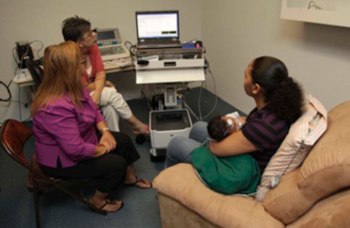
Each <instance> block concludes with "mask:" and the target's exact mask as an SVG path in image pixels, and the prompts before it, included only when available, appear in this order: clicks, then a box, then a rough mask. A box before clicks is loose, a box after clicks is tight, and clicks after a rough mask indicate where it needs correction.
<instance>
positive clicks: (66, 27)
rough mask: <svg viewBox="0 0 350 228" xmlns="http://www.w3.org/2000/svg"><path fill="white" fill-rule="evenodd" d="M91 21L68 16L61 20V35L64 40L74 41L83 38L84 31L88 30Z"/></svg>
mask: <svg viewBox="0 0 350 228" xmlns="http://www.w3.org/2000/svg"><path fill="white" fill-rule="evenodd" d="M90 29H91V23H90V22H89V21H87V20H85V19H84V18H81V17H78V16H75V17H69V18H67V19H66V20H64V21H63V22H62V35H63V37H64V40H65V41H68V40H71V41H74V42H77V41H79V40H80V39H82V38H83V35H84V33H86V32H89V31H90Z"/></svg>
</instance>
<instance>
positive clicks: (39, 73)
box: [26, 59, 44, 87]
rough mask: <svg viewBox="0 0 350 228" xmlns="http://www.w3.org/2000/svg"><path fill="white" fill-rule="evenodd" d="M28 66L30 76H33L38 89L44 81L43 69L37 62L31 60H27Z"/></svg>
mask: <svg viewBox="0 0 350 228" xmlns="http://www.w3.org/2000/svg"><path fill="white" fill-rule="evenodd" d="M26 66H27V68H28V70H29V72H30V74H31V75H32V78H33V80H34V82H35V85H36V87H38V86H39V85H40V84H41V81H42V80H43V75H44V73H43V69H42V68H41V67H40V66H39V64H38V63H37V62H35V61H33V60H30V59H27V60H26Z"/></svg>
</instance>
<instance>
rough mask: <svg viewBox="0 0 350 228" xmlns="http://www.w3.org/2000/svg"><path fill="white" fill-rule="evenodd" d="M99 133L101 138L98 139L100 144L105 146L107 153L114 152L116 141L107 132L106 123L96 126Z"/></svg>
mask: <svg viewBox="0 0 350 228" xmlns="http://www.w3.org/2000/svg"><path fill="white" fill-rule="evenodd" d="M96 127H97V129H98V130H99V132H101V134H102V137H101V139H100V144H107V146H108V147H107V151H106V152H107V153H109V152H110V151H111V150H114V149H115V148H116V146H117V141H116V140H115V138H114V137H113V135H112V134H111V132H110V131H109V129H108V127H107V125H106V122H105V121H100V122H98V123H97V125H96Z"/></svg>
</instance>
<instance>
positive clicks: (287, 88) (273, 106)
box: [251, 56, 304, 123]
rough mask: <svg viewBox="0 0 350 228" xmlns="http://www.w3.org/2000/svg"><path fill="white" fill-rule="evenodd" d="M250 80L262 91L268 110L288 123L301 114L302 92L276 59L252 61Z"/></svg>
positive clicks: (261, 58)
mask: <svg viewBox="0 0 350 228" xmlns="http://www.w3.org/2000/svg"><path fill="white" fill-rule="evenodd" d="M251 74H252V79H253V82H254V83H257V84H259V85H260V86H261V87H262V88H263V89H264V97H265V102H267V105H268V107H269V109H270V110H271V111H272V112H273V113H275V114H276V115H277V116H278V117H280V118H281V119H284V120H286V121H288V122H289V123H293V122H295V121H296V120H297V119H298V118H299V117H300V116H301V115H302V113H303V104H304V101H303V92H302V89H301V87H300V85H299V84H298V83H296V82H295V81H294V80H293V79H292V78H291V77H289V76H288V70H287V67H286V66H285V65H284V63H283V62H282V61H281V60H279V59H276V58H273V57H268V56H263V57H259V58H257V59H255V60H254V63H253V68H252V72H251Z"/></svg>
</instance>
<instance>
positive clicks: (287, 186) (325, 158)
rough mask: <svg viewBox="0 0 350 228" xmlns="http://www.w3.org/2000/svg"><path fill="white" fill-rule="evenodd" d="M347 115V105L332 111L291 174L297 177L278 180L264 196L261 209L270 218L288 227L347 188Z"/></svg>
mask: <svg viewBox="0 0 350 228" xmlns="http://www.w3.org/2000/svg"><path fill="white" fill-rule="evenodd" d="M349 113H350V102H346V103H343V104H341V105H339V106H337V107H335V108H333V109H332V110H331V111H330V112H329V113H328V128H327V131H326V133H325V134H324V135H323V136H322V137H321V138H320V140H319V141H318V142H317V143H316V145H315V146H314V147H313V148H312V150H311V151H310V154H309V155H308V157H307V158H306V159H305V161H304V163H303V165H302V166H301V167H300V169H298V170H296V171H294V172H295V173H294V172H293V175H297V176H295V177H294V178H293V179H288V180H284V178H282V179H281V183H280V185H278V186H277V187H276V188H275V189H273V190H271V191H269V192H268V193H267V195H266V199H265V201H264V207H265V209H266V211H267V212H269V213H270V214H271V215H272V216H273V217H275V218H276V219H278V220H280V221H282V222H283V223H285V224H290V223H292V222H293V221H295V220H296V219H297V218H299V217H300V216H302V215H303V214H304V213H305V212H306V211H308V210H309V209H310V208H311V207H312V206H313V205H314V204H315V203H316V202H318V201H319V200H320V199H322V198H324V197H327V196H328V195H330V194H332V193H335V192H337V191H338V190H340V189H342V188H345V187H349V186H350V127H349V126H350V115H349ZM297 173H298V174H297ZM290 174H292V173H290ZM284 182H285V183H284Z"/></svg>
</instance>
